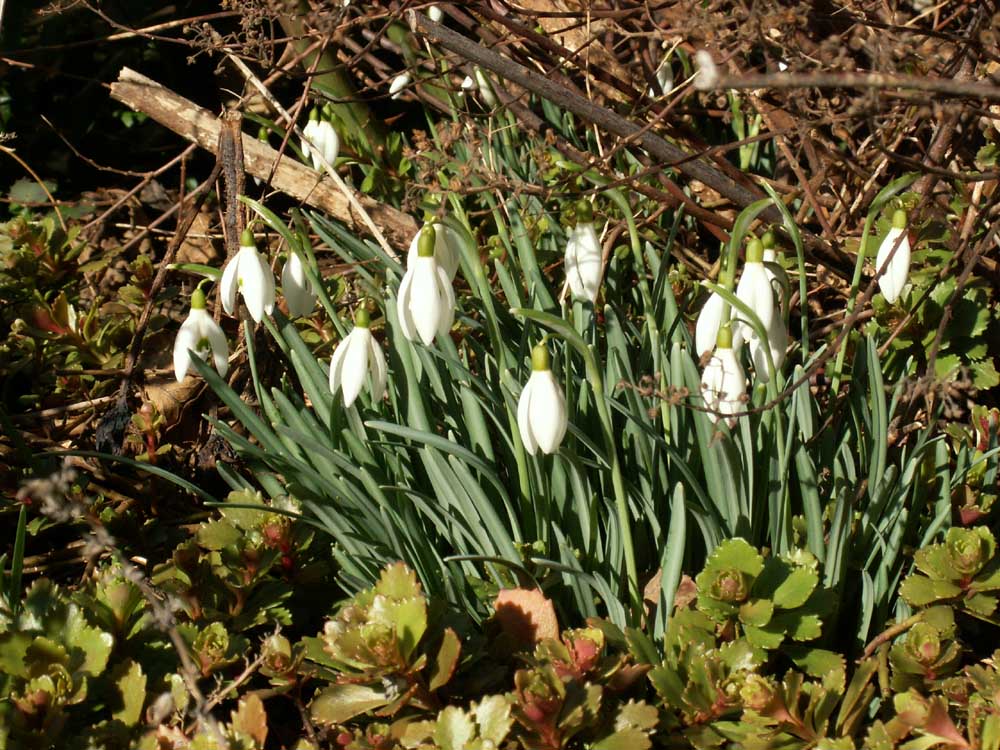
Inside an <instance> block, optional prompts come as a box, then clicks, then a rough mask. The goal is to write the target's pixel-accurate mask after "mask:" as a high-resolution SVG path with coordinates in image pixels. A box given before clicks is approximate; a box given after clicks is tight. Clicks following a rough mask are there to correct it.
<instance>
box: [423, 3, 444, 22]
mask: <svg viewBox="0 0 1000 750" xmlns="http://www.w3.org/2000/svg"><path fill="white" fill-rule="evenodd" d="M427 17H428V18H429V19H431V20H432V21H433V22H434V23H441V19H443V18H444V11H442V10H441V9H440V8H439V7H437V6H436V5H432V6H430V7H429V8H428V9H427Z"/></svg>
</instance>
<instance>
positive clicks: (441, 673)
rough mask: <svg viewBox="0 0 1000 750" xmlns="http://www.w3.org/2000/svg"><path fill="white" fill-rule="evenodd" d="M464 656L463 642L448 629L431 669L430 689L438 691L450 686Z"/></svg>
mask: <svg viewBox="0 0 1000 750" xmlns="http://www.w3.org/2000/svg"><path fill="white" fill-rule="evenodd" d="M461 655H462V641H461V640H459V637H458V635H457V634H456V633H455V631H454V630H452V629H451V628H446V629H445V631H444V635H443V637H442V638H441V646H440V647H439V648H438V652H437V657H435V659H434V664H433V665H432V667H431V676H430V680H429V682H428V685H427V686H428V687H429V688H430V689H431V690H432V691H433V690H438V689H439V688H441V687H444V686H445V685H447V684H448V681H449V680H450V679H451V677H452V675H453V674H455V667H456V666H458V660H459V657H460V656H461Z"/></svg>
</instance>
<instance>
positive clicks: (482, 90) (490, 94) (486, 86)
mask: <svg viewBox="0 0 1000 750" xmlns="http://www.w3.org/2000/svg"><path fill="white" fill-rule="evenodd" d="M476 83H477V84H478V85H479V95H480V96H481V97H482V98H483V104H485V105H486V106H487V107H491V108H493V107H496V106H497V104H498V101H497V95H496V94H495V93H494V91H493V84H491V83H490V79H489V78H488V77H487V76H486V74H485V73H484V72H483V71H482V69H481V68H476Z"/></svg>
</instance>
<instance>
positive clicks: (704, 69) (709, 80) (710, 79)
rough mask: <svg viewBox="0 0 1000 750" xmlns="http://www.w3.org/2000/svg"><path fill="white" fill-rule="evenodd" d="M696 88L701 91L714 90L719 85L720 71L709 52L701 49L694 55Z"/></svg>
mask: <svg viewBox="0 0 1000 750" xmlns="http://www.w3.org/2000/svg"><path fill="white" fill-rule="evenodd" d="M694 66H695V74H694V87H695V88H696V89H699V90H700V91H705V90H707V89H714V88H715V87H716V86H717V85H718V83H719V69H718V68H717V67H716V65H715V60H713V59H712V55H711V54H710V53H709V52H708V50H704V49H700V50H698V51H697V52H695V53H694Z"/></svg>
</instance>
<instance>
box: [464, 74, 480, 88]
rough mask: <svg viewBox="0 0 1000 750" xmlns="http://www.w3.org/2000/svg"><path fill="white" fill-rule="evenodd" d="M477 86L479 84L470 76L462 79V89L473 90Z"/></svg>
mask: <svg viewBox="0 0 1000 750" xmlns="http://www.w3.org/2000/svg"><path fill="white" fill-rule="evenodd" d="M477 88H479V85H478V84H477V83H476V82H475V80H474V79H473V78H472V76H466V77H465V78H463V79H462V91H475V90H476V89H477Z"/></svg>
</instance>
